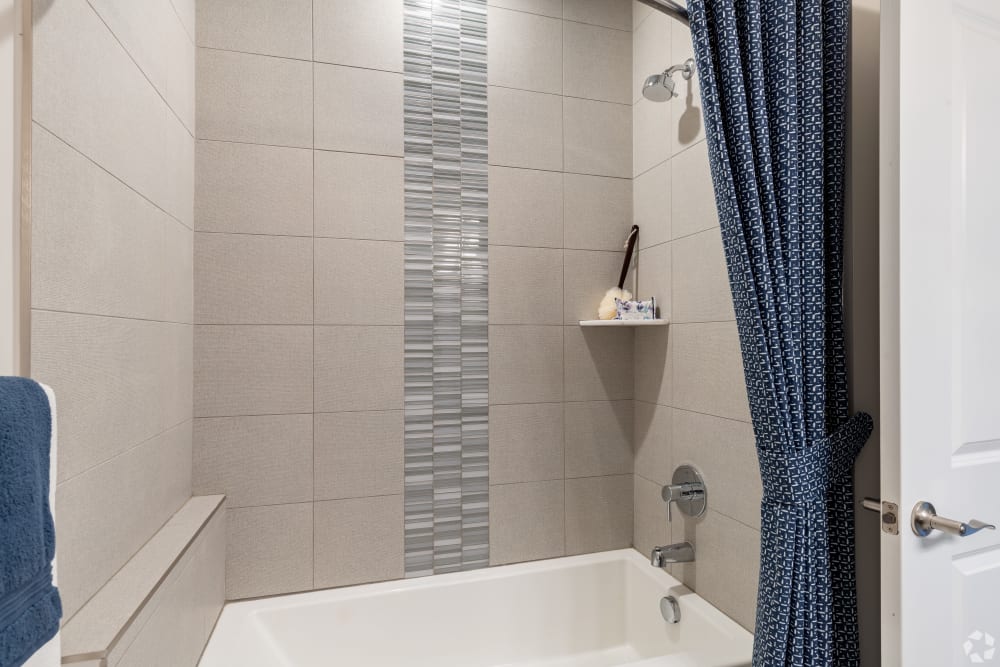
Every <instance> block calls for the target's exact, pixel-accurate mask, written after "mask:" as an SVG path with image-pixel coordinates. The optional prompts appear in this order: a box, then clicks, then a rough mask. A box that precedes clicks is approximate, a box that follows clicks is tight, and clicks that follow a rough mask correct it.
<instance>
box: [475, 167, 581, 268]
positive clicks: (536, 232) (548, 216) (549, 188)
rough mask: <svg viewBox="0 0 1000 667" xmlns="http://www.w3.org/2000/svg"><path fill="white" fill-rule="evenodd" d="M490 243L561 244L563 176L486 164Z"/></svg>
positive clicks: (557, 246) (546, 245)
mask: <svg viewBox="0 0 1000 667" xmlns="http://www.w3.org/2000/svg"><path fill="white" fill-rule="evenodd" d="M489 187H490V204H489V206H490V211H489V213H490V230H489V233H490V238H489V241H490V243H491V244H496V245H512V246H531V247H534V248H561V247H563V175H562V174H560V173H558V172H554V171H538V170H535V169H516V168H513V167H490V169H489Z"/></svg>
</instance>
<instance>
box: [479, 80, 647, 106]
mask: <svg viewBox="0 0 1000 667" xmlns="http://www.w3.org/2000/svg"><path fill="white" fill-rule="evenodd" d="M564 76H565V74H564ZM487 85H488V87H489V88H500V89H501V90H516V91H518V92H520V93H534V94H535V95H548V96H550V97H562V98H564V99H566V98H568V99H571V100H583V101H585V102H598V103H600V104H613V105H615V106H619V107H628V108H630V109H631V108H632V107H633V106H635V103H634V102H616V101H614V100H602V99H600V98H597V97H581V96H579V95H567V94H566V93H550V92H548V91H544V90H532V89H531V88H518V87H517V86H503V85H500V84H498V83H491V84H487Z"/></svg>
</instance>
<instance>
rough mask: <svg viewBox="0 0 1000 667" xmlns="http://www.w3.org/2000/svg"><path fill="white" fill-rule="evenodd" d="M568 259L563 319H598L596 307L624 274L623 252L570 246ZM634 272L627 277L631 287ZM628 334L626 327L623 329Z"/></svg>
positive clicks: (627, 285)
mask: <svg viewBox="0 0 1000 667" xmlns="http://www.w3.org/2000/svg"><path fill="white" fill-rule="evenodd" d="M563 261H564V262H565V266H566V268H565V276H566V278H565V283H566V284H565V288H564V289H565V295H564V297H563V313H564V315H563V317H564V320H563V322H564V323H565V324H567V325H575V324H578V323H579V321H580V320H595V319H597V309H598V306H600V304H601V300H602V299H603V298H604V295H605V294H606V293H607V291H608V290H609V289H611V288H612V287H615V286H617V284H618V277H619V276H620V275H621V271H622V262H624V261H625V253H624V252H604V251H592V250H567V251H565V253H564V256H563ZM632 275H633V274H632V273H630V274H629V277H628V278H627V279H626V281H625V289H627V290H631V289H632ZM621 333H625V334H628V332H627V331H624V332H621Z"/></svg>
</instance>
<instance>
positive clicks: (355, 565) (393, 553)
mask: <svg viewBox="0 0 1000 667" xmlns="http://www.w3.org/2000/svg"><path fill="white" fill-rule="evenodd" d="M314 548H315V562H316V578H315V586H316V588H327V587H330V586H348V585H350V584H361V583H365V582H370V581H385V580H388V579H402V578H403V496H379V497H375V498H351V499H348V500H327V501H324V502H318V503H316V543H315V547H314Z"/></svg>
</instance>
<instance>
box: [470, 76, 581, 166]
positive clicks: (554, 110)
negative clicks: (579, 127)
mask: <svg viewBox="0 0 1000 667" xmlns="http://www.w3.org/2000/svg"><path fill="white" fill-rule="evenodd" d="M488 104H489V109H490V113H489V145H490V155H489V160H490V164H491V165H501V166H507V167H524V168H527V169H547V170H550V171H559V170H561V169H562V167H563V116H562V107H563V98H562V97H560V96H558V95H547V94H544V93H533V92H528V91H524V90H512V89H510V88H497V87H495V86H490V90H489V102H488Z"/></svg>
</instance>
